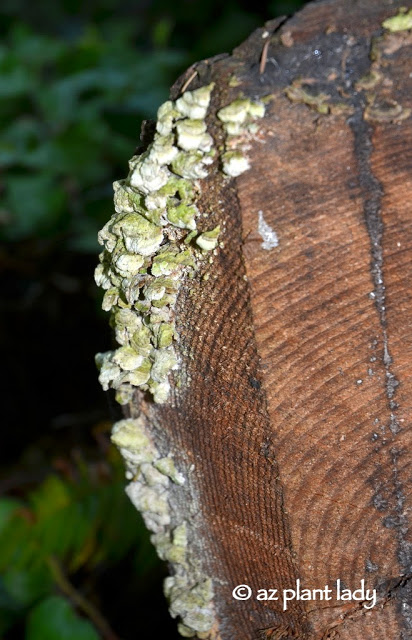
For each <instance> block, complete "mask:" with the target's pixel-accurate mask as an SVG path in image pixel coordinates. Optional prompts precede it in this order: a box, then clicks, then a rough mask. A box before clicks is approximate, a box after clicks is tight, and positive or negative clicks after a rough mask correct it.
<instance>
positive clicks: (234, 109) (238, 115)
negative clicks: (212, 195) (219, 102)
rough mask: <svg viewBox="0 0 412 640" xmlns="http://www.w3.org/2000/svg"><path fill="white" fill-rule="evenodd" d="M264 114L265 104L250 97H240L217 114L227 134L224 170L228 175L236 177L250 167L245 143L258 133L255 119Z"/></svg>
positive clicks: (223, 159) (223, 162) (223, 157)
mask: <svg viewBox="0 0 412 640" xmlns="http://www.w3.org/2000/svg"><path fill="white" fill-rule="evenodd" d="M264 115H265V105H264V104H263V103H262V102H254V101H253V100H250V99H249V98H238V99H237V100H234V101H233V102H232V103H231V104H229V105H227V106H226V107H223V108H222V109H220V111H218V114H217V116H218V118H219V120H220V121H221V122H222V123H223V128H224V130H225V132H226V134H227V135H226V141H225V152H224V153H223V156H222V165H223V171H224V173H225V174H226V175H227V176H229V177H232V178H235V177H237V176H240V175H241V174H242V173H244V172H245V171H247V170H248V169H249V168H250V164H249V160H248V157H247V154H246V144H245V143H246V142H247V139H248V138H249V137H250V136H252V135H254V134H256V133H257V125H256V122H255V120H257V119H259V118H263V116H264Z"/></svg>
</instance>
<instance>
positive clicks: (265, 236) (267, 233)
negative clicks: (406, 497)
mask: <svg viewBox="0 0 412 640" xmlns="http://www.w3.org/2000/svg"><path fill="white" fill-rule="evenodd" d="M258 216H259V218H258V231H259V234H260V236H261V238H262V240H263V242H262V245H261V246H262V249H266V250H267V251H269V250H270V249H274V248H275V247H277V246H278V244H279V238H278V236H277V233H276V231H274V230H273V229H272V227H271V226H270V225H268V223H267V222H266V220H265V219H264V217H263V211H259V213H258Z"/></svg>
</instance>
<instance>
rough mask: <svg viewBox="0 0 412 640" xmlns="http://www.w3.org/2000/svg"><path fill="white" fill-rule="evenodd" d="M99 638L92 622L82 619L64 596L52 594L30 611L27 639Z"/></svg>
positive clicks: (81, 639) (90, 639) (69, 639)
mask: <svg viewBox="0 0 412 640" xmlns="http://www.w3.org/2000/svg"><path fill="white" fill-rule="evenodd" d="M74 638H76V640H99V636H98V635H97V633H96V631H95V629H94V628H93V627H92V625H91V624H90V622H87V621H86V620H82V619H81V618H79V616H78V615H76V613H75V612H74V611H73V609H72V607H71V606H70V605H69V604H68V602H67V601H66V600H64V599H63V598H59V597H57V596H51V597H50V598H46V599H45V600H42V602H40V603H39V604H38V605H37V606H36V607H34V608H33V610H32V611H31V612H30V615H29V619H28V622H27V629H26V640H73V639H74Z"/></svg>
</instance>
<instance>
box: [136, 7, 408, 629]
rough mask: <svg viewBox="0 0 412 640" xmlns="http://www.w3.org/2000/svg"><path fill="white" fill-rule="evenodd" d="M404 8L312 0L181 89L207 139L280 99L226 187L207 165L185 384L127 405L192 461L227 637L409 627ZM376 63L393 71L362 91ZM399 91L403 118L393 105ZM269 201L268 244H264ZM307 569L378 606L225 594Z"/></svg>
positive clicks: (318, 580) (185, 325)
mask: <svg viewBox="0 0 412 640" xmlns="http://www.w3.org/2000/svg"><path fill="white" fill-rule="evenodd" d="M402 5H403V2H398V1H393V2H390V1H388V0H385V1H384V2H380V3H376V2H373V1H372V0H363V1H362V2H354V1H348V0H334V1H330V0H329V1H323V2H317V3H314V4H311V5H307V6H306V7H305V8H304V10H302V11H301V12H300V13H299V14H297V15H296V16H295V17H294V18H292V19H290V20H288V21H283V22H282V21H273V22H272V23H269V24H268V25H267V26H266V27H265V28H264V29H261V30H258V31H257V32H255V33H254V34H252V36H251V37H250V38H249V39H248V40H247V41H246V43H244V45H242V46H241V47H239V48H238V49H237V50H235V52H234V53H233V55H232V56H226V57H219V58H218V59H215V60H210V61H204V62H203V63H199V65H198V66H197V67H196V70H197V76H196V77H194V78H193V80H192V81H191V84H190V87H189V88H196V86H201V85H203V84H205V83H206V82H210V81H211V80H213V81H215V82H216V89H215V91H214V93H213V105H212V112H211V116H210V122H209V127H210V130H211V131H212V132H213V135H214V137H215V141H216V143H217V144H221V142H222V139H223V132H222V129H221V127H220V125H219V121H218V120H217V118H216V112H217V110H218V109H219V108H221V107H222V106H224V105H226V104H228V103H229V102H231V100H233V99H235V98H236V97H237V96H238V95H240V94H244V95H247V96H249V97H251V98H254V99H256V98H258V97H262V96H267V95H268V94H270V96H271V99H270V101H269V103H268V107H267V112H266V115H265V118H264V119H263V121H262V124H261V127H260V133H259V135H257V136H256V138H255V139H254V140H253V141H252V142H251V145H250V150H249V152H248V153H249V157H250V160H251V169H250V170H249V171H248V172H246V173H244V174H243V175H241V176H240V177H239V178H237V179H232V180H229V181H228V180H227V179H224V178H223V176H222V172H221V169H220V167H219V165H218V163H216V167H215V169H214V171H212V173H211V175H210V177H209V179H208V182H207V185H206V187H204V189H203V193H202V197H201V201H200V203H199V204H198V206H199V208H200V209H201V210H203V211H207V212H209V216H210V218H211V223H210V224H213V223H214V221H216V223H218V222H219V223H221V224H223V223H224V224H225V225H226V226H225V232H224V237H223V240H224V248H223V249H221V250H219V252H218V255H217V256H216V257H215V259H214V263H213V266H212V268H211V270H210V278H209V280H207V281H205V280H203V279H202V278H201V277H199V278H197V279H194V280H192V281H190V282H187V283H185V285H184V288H183V293H182V294H181V296H180V298H179V302H178V309H177V323H178V331H179V334H180V336H181V338H180V340H181V342H180V353H181V358H182V374H183V380H184V381H185V382H184V384H183V385H182V386H181V387H177V386H176V387H175V388H174V392H173V393H174V395H173V402H172V404H171V405H168V406H164V407H154V406H151V405H149V404H147V405H146V404H145V403H144V402H143V405H142V404H139V406H137V402H136V406H134V407H131V413H132V414H136V413H137V412H139V411H140V410H142V407H143V411H144V412H145V413H146V414H147V415H148V421H149V422H150V425H151V428H152V429H153V431H154V432H155V433H156V437H157V438H158V440H159V441H161V442H165V443H167V446H168V447H172V448H173V450H174V451H175V453H176V458H177V460H178V461H179V463H180V465H181V466H183V467H185V468H187V469H192V472H191V474H189V485H190V486H189V493H188V494H187V500H188V501H189V503H190V500H191V497H190V496H191V494H190V491H192V492H193V495H194V494H196V496H197V498H196V499H197V500H198V502H197V507H196V509H197V511H196V515H195V516H194V515H193V513H194V512H193V509H192V511H191V506H193V505H190V504H184V503H182V505H181V508H182V510H183V511H186V512H187V513H190V514H191V517H193V518H195V519H196V522H197V523H198V524H197V537H198V539H197V540H196V541H194V542H193V543H194V544H197V545H198V546H199V554H200V555H201V557H202V561H203V564H204V567H205V570H206V571H207V572H208V573H209V575H212V576H213V577H214V585H215V592H216V599H215V605H216V608H217V615H218V632H217V634H216V637H220V638H221V639H222V640H234V639H236V640H252V639H253V638H258V637H259V633H260V630H262V629H266V630H267V631H266V632H264V634H263V636H262V637H267V638H276V639H278V640H280V639H285V640H286V639H287V638H301V639H306V640H316V639H317V640H325V639H326V638H340V639H342V640H349V639H352V640H363V639H368V640H369V639H370V640H372V639H373V640H386V639H393V640H397V639H398V638H399V639H401V640H406V639H408V638H412V594H411V584H412V582H411V581H410V577H411V575H412V546H411V544H412V540H411V533H410V515H409V514H410V509H411V470H410V466H411V433H412V432H411V429H410V420H411V408H412V407H411V403H412V369H411V360H412V357H411V356H412V293H411V282H412V260H411V252H412V210H411V200H412V198H411V196H412V174H411V167H412V151H411V142H412V118H411V116H410V115H409V116H408V111H407V110H408V109H410V108H412V92H411V79H410V77H409V74H410V71H411V67H410V60H411V53H412V48H411V45H412V39H411V38H410V37H409V36H408V35H407V34H403V33H402V34H391V35H386V36H384V35H383V30H382V28H381V24H382V21H383V20H384V19H385V18H387V17H388V16H392V15H394V14H395V13H396V11H397V10H398V8H399V7H400V6H402ZM265 30H268V31H269V33H270V45H269V47H268V49H267V60H266V65H265V69H264V72H263V73H260V72H259V65H260V63H261V54H262V47H263V42H264V39H263V38H262V34H263V32H264V31H265ZM372 50H374V51H375V54H376V51H377V52H378V55H377V57H376V55H375V57H374V56H373V55H371V51H372ZM371 70H372V71H375V72H378V73H379V74H381V76H382V78H383V80H382V81H380V83H378V85H377V86H376V87H374V89H373V92H372V93H371V92H370V91H369V93H368V91H367V90H366V89H363V88H360V86H359V81H360V80H361V79H362V78H363V77H364V76H365V74H368V73H369V72H370V71H371ZM190 73H191V74H192V75H193V69H191V70H190ZM233 75H236V77H237V78H238V80H239V82H240V85H239V86H237V87H232V88H230V87H229V78H230V77H232V76H233ZM302 79H304V81H305V83H306V84H307V85H308V86H309V88H310V89H311V91H312V92H314V94H316V93H318V94H319V93H321V92H322V93H324V94H327V95H328V96H329V98H328V99H327V101H326V102H327V104H328V110H329V112H328V113H319V112H318V111H316V110H314V109H312V108H310V107H309V106H308V105H307V104H303V103H299V102H293V101H291V100H290V99H288V97H287V96H286V94H285V89H286V88H287V87H290V86H291V85H292V83H293V82H295V83H296V82H298V83H299V82H302ZM186 81H187V77H186V76H183V77H182V78H181V79H180V80H179V81H178V83H177V84H176V85H175V87H174V88H173V90H172V97H176V96H177V95H178V94H179V91H180V89H181V87H182V86H183V85H184V84H185V82H186ZM394 102H396V103H397V104H398V105H401V108H402V110H403V111H402V113H403V114H404V115H405V114H406V117H405V118H404V119H402V118H398V117H397V116H396V115H394V116H393V117H391V116H390V114H389V116H388V110H389V111H390V108H391V107H393V103H394ZM342 104H344V105H345V107H344V108H343V107H342ZM371 105H372V106H374V107H376V109H375V112H374V113H375V115H376V112H377V113H378V115H377V117H376V118H375V119H374V118H370V117H369V116H368V114H369V113H370V112H371ZM388 105H389V106H388ZM368 109H369V111H368ZM390 113H392V112H390ZM259 211H261V212H262V213H263V215H264V218H265V220H266V222H267V223H268V224H269V225H270V226H271V227H272V228H273V229H274V230H275V231H276V233H277V235H278V238H279V245H278V247H276V248H273V249H271V250H265V249H263V248H262V238H261V236H260V235H259V233H258V215H259ZM190 487H192V489H190ZM193 499H194V498H193ZM297 578H299V579H300V580H301V582H302V585H303V586H304V587H305V588H310V589H314V588H323V587H324V586H325V585H327V584H328V585H329V586H334V585H335V584H336V580H338V579H340V580H341V581H342V583H343V584H344V585H345V586H346V587H347V588H351V589H356V588H358V587H359V586H360V581H361V580H362V579H364V580H365V581H366V584H367V586H368V587H369V588H371V589H372V588H376V589H377V590H378V604H377V605H376V606H375V607H374V608H373V609H371V610H367V609H365V608H363V607H362V604H361V603H355V602H352V603H349V604H347V603H341V602H340V603H339V602H336V601H331V602H319V601H314V602H303V601H300V602H296V601H293V602H290V603H289V607H288V609H287V611H283V610H282V603H281V602H275V601H272V602H266V603H265V602H259V601H256V599H255V598H252V599H250V600H248V601H246V602H238V601H235V600H234V599H233V598H232V596H231V592H232V589H233V588H234V587H235V586H236V585H238V584H242V583H247V584H249V585H250V586H251V587H252V589H253V590H254V591H256V590H257V589H259V588H267V589H269V588H277V589H278V590H282V589H286V588H293V587H294V585H295V583H296V579H297Z"/></svg>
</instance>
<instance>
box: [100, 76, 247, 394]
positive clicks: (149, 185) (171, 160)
mask: <svg viewBox="0 0 412 640" xmlns="http://www.w3.org/2000/svg"><path fill="white" fill-rule="evenodd" d="M212 89H213V84H210V85H208V86H206V87H201V88H200V89H197V90H195V91H187V92H185V93H184V94H183V95H182V96H181V97H180V98H179V99H178V100H177V101H176V102H172V101H170V100H169V101H167V102H166V103H165V104H163V105H162V106H161V107H160V108H159V110H158V120H157V125H156V129H157V131H156V133H155V134H154V137H153V142H152V143H151V144H150V145H149V146H148V148H147V149H146V151H144V153H142V154H141V155H139V156H134V157H133V158H132V159H131V160H130V163H129V166H130V171H129V175H128V177H127V178H126V179H125V180H119V181H117V182H115V183H114V205H115V212H116V213H115V214H114V215H113V216H112V218H111V220H109V222H108V223H107V224H106V225H105V226H104V227H103V229H102V230H101V231H100V232H99V234H98V240H99V242H100V244H102V245H103V247H104V250H103V252H102V253H101V255H100V256H99V260H100V264H99V265H98V267H97V268H96V272H95V279H96V283H97V284H98V285H99V286H101V287H102V288H103V289H105V295H104V298H103V305H102V306H103V308H104V309H105V310H107V311H111V313H112V326H113V327H114V330H115V336H116V340H117V342H118V344H119V345H120V347H119V348H118V349H117V350H116V351H110V352H107V353H106V354H99V355H98V357H97V363H98V366H99V369H100V375H99V380H100V382H101V384H102V386H103V388H104V389H108V388H114V389H116V391H117V393H116V399H118V401H119V402H120V403H121V404H125V403H126V402H127V401H128V399H130V398H131V397H132V395H133V388H134V387H140V388H141V389H142V390H143V391H149V392H151V394H152V395H153V399H154V401H155V402H159V403H163V402H166V400H167V398H168V395H169V391H170V383H169V375H170V373H171V372H172V371H173V370H175V369H176V368H177V367H178V358H177V356H176V353H175V343H176V340H177V338H178V336H177V333H176V330H175V324H174V312H173V307H174V305H175V303H176V299H177V296H178V293H179V287H180V284H181V282H182V278H183V276H185V275H190V272H191V271H193V270H195V269H196V268H197V267H198V265H199V261H200V260H202V259H203V256H204V250H205V249H206V250H210V249H211V248H215V246H216V245H217V235H216V230H215V229H213V230H211V231H208V230H207V229H206V230H205V231H204V232H203V233H202V232H201V233H200V235H198V237H197V243H195V242H193V243H191V240H192V238H193V237H194V236H192V235H191V234H192V233H193V232H195V233H196V234H198V233H199V232H198V231H197V225H198V219H199V218H200V217H201V215H200V212H199V210H198V208H197V206H196V204H195V200H196V198H197V194H198V192H199V189H200V184H199V183H198V180H199V179H201V178H205V177H206V176H207V173H208V166H209V165H210V164H211V163H212V162H213V154H214V151H213V149H212V142H213V140H212V138H211V136H210V135H209V133H208V132H207V126H206V122H205V117H206V113H207V109H208V106H209V102H210V96H211V92H212ZM252 111H253V109H252ZM187 239H188V241H187ZM128 385H130V386H131V387H132V389H131V390H130V389H128Z"/></svg>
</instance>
